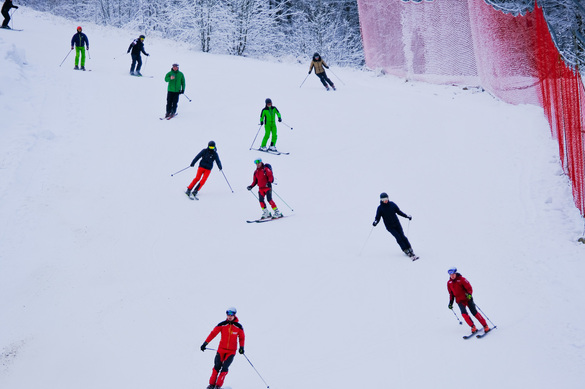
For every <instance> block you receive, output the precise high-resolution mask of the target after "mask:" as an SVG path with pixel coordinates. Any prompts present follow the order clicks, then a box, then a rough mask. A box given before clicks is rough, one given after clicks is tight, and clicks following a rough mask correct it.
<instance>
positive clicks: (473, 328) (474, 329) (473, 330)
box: [471, 326, 477, 334]
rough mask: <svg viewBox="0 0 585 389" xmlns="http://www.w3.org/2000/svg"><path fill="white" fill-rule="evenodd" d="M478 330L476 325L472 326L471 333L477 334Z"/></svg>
mask: <svg viewBox="0 0 585 389" xmlns="http://www.w3.org/2000/svg"><path fill="white" fill-rule="evenodd" d="M476 332H477V328H475V326H473V327H471V334H475V333H476Z"/></svg>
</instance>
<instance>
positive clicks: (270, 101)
mask: <svg viewBox="0 0 585 389" xmlns="http://www.w3.org/2000/svg"><path fill="white" fill-rule="evenodd" d="M264 102H265V103H266V104H267V105H268V104H272V100H270V99H266V100H264Z"/></svg>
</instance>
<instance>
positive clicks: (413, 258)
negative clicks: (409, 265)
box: [410, 255, 420, 262]
mask: <svg viewBox="0 0 585 389" xmlns="http://www.w3.org/2000/svg"><path fill="white" fill-rule="evenodd" d="M410 259H412V262H414V261H416V260H417V259H420V257H419V256H418V255H413V256H412V257H410Z"/></svg>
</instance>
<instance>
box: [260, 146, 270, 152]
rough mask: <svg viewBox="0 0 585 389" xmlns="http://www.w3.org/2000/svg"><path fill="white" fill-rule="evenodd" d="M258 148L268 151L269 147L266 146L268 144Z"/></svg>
mask: <svg viewBox="0 0 585 389" xmlns="http://www.w3.org/2000/svg"><path fill="white" fill-rule="evenodd" d="M258 150H260V151H268V149H267V148H266V146H263V147H260V148H259V149H258Z"/></svg>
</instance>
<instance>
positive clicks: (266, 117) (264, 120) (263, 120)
mask: <svg viewBox="0 0 585 389" xmlns="http://www.w3.org/2000/svg"><path fill="white" fill-rule="evenodd" d="M265 103H266V106H265V107H264V108H263V109H262V112H260V125H262V124H264V131H265V132H264V138H263V139H262V145H261V146H260V151H267V150H270V151H278V150H276V139H277V138H278V135H277V134H276V116H278V121H279V122H282V117H281V116H280V111H279V110H278V108H276V107H274V106H272V100H270V99H266V101H265ZM271 134H272V139H271V140H270V147H269V148H268V149H267V148H266V144H267V143H268V138H270V135H271Z"/></svg>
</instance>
